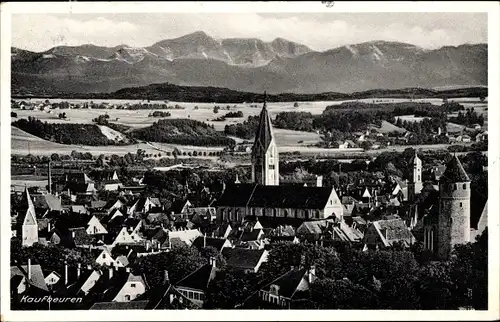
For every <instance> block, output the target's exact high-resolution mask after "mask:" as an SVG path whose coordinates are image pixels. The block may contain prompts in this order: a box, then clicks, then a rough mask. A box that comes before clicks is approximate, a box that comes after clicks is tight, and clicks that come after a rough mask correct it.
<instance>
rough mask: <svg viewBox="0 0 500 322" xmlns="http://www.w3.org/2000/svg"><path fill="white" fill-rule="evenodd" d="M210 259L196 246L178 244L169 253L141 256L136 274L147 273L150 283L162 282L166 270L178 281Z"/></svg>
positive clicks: (135, 268) (171, 277)
mask: <svg viewBox="0 0 500 322" xmlns="http://www.w3.org/2000/svg"><path fill="white" fill-rule="evenodd" d="M207 262H208V261H207V260H206V258H204V257H203V256H201V254H200V252H199V251H198V250H197V249H196V248H194V247H188V246H186V245H182V246H181V245H176V246H174V247H173V248H172V250H171V251H170V252H168V253H159V254H154V255H150V256H144V257H140V258H139V259H138V261H137V262H136V264H135V265H134V272H136V274H145V276H146V278H147V280H148V282H149V283H150V285H156V284H158V283H161V282H162V281H163V278H164V272H165V270H167V271H168V274H169V278H170V281H171V282H172V283H176V282H178V281H180V280H181V279H182V278H184V277H185V276H187V275H188V274H190V273H192V272H193V271H194V270H196V269H197V268H199V267H200V266H202V265H204V264H206V263H207Z"/></svg>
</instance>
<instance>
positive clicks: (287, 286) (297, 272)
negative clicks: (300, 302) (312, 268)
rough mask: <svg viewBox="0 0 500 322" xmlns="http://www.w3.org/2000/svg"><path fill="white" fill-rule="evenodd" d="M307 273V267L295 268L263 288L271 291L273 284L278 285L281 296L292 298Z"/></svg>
mask: <svg viewBox="0 0 500 322" xmlns="http://www.w3.org/2000/svg"><path fill="white" fill-rule="evenodd" d="M306 273H307V269H305V268H293V269H291V270H290V271H288V272H286V273H285V274H283V275H281V276H280V277H278V278H277V279H275V280H274V281H272V282H271V283H269V284H267V285H266V286H264V287H263V288H262V289H263V290H265V291H269V290H270V287H271V285H276V286H278V287H279V291H278V292H279V295H280V296H284V297H287V298H292V297H293V295H294V293H295V291H296V290H297V287H298V286H299V284H300V282H301V281H302V279H303V278H304V276H305V274H306Z"/></svg>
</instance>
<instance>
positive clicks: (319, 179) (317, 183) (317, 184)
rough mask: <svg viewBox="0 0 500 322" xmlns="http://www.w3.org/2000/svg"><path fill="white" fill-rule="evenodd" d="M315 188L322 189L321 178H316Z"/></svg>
mask: <svg viewBox="0 0 500 322" xmlns="http://www.w3.org/2000/svg"><path fill="white" fill-rule="evenodd" d="M316 187H323V176H316Z"/></svg>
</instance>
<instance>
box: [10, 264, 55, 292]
mask: <svg viewBox="0 0 500 322" xmlns="http://www.w3.org/2000/svg"><path fill="white" fill-rule="evenodd" d="M16 275H20V276H24V277H26V279H28V265H15V266H11V267H10V277H11V278H12V277H14V276H16ZM29 281H30V284H31V285H33V286H35V287H37V288H39V289H42V290H44V291H48V288H47V284H46V283H45V276H44V275H43V271H42V267H41V266H40V264H33V263H32V264H31V279H29Z"/></svg>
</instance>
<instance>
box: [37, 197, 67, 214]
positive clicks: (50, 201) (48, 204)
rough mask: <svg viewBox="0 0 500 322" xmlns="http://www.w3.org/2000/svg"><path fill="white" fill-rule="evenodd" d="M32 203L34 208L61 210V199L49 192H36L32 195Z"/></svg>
mask: <svg viewBox="0 0 500 322" xmlns="http://www.w3.org/2000/svg"><path fill="white" fill-rule="evenodd" d="M33 203H34V205H35V207H36V208H42V209H48V210H55V211H61V210H62V206H61V200H59V198H57V197H56V196H54V195H51V194H36V195H33Z"/></svg>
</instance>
